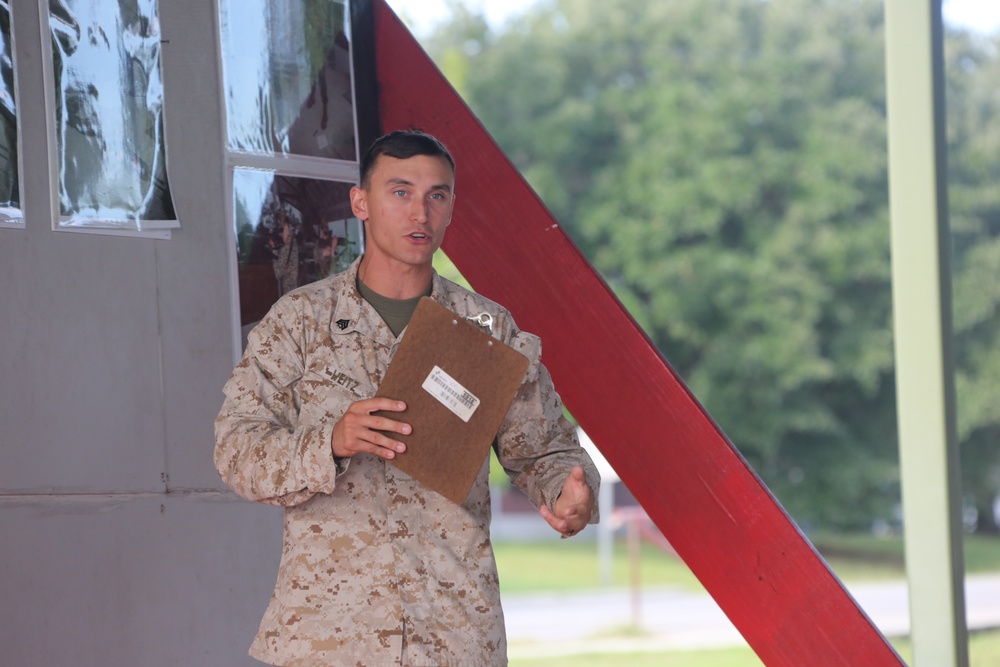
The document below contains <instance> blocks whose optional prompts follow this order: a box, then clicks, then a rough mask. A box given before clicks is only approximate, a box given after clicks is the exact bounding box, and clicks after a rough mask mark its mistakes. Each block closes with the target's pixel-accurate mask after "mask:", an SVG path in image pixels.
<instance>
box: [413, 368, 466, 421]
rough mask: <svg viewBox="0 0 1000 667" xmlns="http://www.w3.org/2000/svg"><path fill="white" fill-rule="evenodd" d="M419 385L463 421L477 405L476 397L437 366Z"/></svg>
mask: <svg viewBox="0 0 1000 667" xmlns="http://www.w3.org/2000/svg"><path fill="white" fill-rule="evenodd" d="M421 386H422V387H423V388H424V390H425V391H426V392H427V393H428V394H430V395H431V396H433V397H434V398H436V399H437V400H438V401H439V402H440V403H441V405H443V406H444V407H446V408H448V409H449V410H451V411H452V412H454V413H455V414H456V415H457V416H458V418H459V419H461V420H462V421H464V422H468V421H469V419H470V418H471V417H472V413H474V412H475V411H476V408H478V407H479V399H478V398H476V397H475V396H473V395H472V393H471V392H469V390H468V389H466V388H465V387H463V386H462V385H461V384H459V383H458V381H457V380H455V378H453V377H452V376H450V375H448V374H447V373H445V372H444V371H443V370H441V369H440V368H439V367H437V366H435V367H434V368H433V369H432V370H431V373H430V375H428V376H427V379H426V380H424V383H423V384H422V385H421Z"/></svg>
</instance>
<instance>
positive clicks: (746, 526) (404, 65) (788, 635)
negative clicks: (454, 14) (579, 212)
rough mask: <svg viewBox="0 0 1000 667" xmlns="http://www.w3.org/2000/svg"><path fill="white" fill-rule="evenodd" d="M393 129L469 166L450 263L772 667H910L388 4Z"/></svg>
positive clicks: (378, 12) (381, 60)
mask: <svg viewBox="0 0 1000 667" xmlns="http://www.w3.org/2000/svg"><path fill="white" fill-rule="evenodd" d="M372 1H373V4H374V9H375V12H374V14H375V36H376V45H375V46H376V50H375V53H376V56H375V57H376V69H377V73H378V83H379V87H380V99H379V115H380V119H381V122H382V127H383V129H385V130H392V129H398V128H408V127H419V128H421V129H424V130H426V131H428V132H430V133H432V134H434V135H436V136H438V137H439V138H441V139H442V140H443V141H444V142H445V144H447V146H448V147H449V149H450V150H451V151H452V152H453V153H454V156H455V159H456V161H457V163H458V174H457V178H456V186H455V189H456V193H457V195H458V198H457V201H456V206H455V214H454V219H453V223H452V225H451V227H450V228H449V230H448V235H447V238H446V241H445V251H446V252H447V253H448V256H449V257H450V258H451V259H452V260H453V261H454V262H455V264H456V266H457V267H458V269H459V270H460V271H461V272H462V273H463V274H464V275H465V276H466V277H467V278H468V279H469V281H470V282H471V283H472V284H473V285H474V286H475V287H476V289H477V290H479V291H480V292H481V293H483V294H485V295H487V296H489V297H490V298H493V299H495V300H496V301H499V302H500V303H503V304H504V305H506V306H507V307H509V308H510V309H511V311H512V312H513V314H514V316H515V318H516V319H517V321H518V324H519V325H520V326H521V327H522V328H524V329H526V330H528V331H532V332H534V333H536V334H538V335H540V336H541V338H542V340H543V342H544V345H545V348H544V349H545V355H544V360H545V363H546V365H547V366H548V368H549V369H550V371H551V372H552V375H553V378H554V379H555V382H556V386H557V387H558V389H559V392H560V394H561V395H562V396H563V398H564V400H565V402H566V404H567V406H569V408H570V409H571V411H572V412H573V415H574V416H575V417H576V418H577V419H578V420H579V422H580V425H581V426H582V427H583V428H584V429H585V430H586V431H587V433H588V434H589V435H590V437H591V438H592V439H593V441H594V442H595V444H596V445H597V446H598V447H599V448H600V450H601V452H602V453H603V454H604V456H605V457H606V458H607V459H608V461H609V462H610V463H611V465H612V466H613V467H614V468H615V470H616V471H617V472H618V474H619V475H620V476H621V478H622V480H623V481H624V482H625V484H626V485H627V486H628V488H629V490H630V491H631V492H632V493H633V494H634V495H635V497H636V498H637V499H638V500H639V502H640V503H641V504H642V506H643V507H644V508H645V510H646V512H647V513H648V514H649V516H650V517H651V518H652V519H653V521H654V522H655V523H656V525H657V526H658V527H659V528H660V530H661V531H662V532H663V534H664V535H665V536H666V537H667V539H668V540H669V541H670V543H671V544H672V545H673V546H674V548H675V549H676V550H677V552H678V554H679V555H680V556H681V558H683V559H684V561H685V563H687V565H688V566H689V567H690V568H691V570H692V572H694V574H695V575H696V576H697V577H698V579H699V580H700V581H701V583H702V584H703V585H704V586H705V588H706V589H707V590H708V592H709V593H710V594H711V595H712V597H713V598H715V600H716V602H717V603H718V604H719V606H720V607H721V608H722V609H723V611H724V612H725V613H726V614H727V615H728V617H729V618H730V620H731V621H732V622H733V624H734V625H735V626H736V627H737V628H738V629H739V631H740V632H741V633H742V634H743V636H744V638H745V639H746V640H747V642H748V643H749V644H750V646H751V647H752V648H753V649H754V650H755V651H756V652H757V655H758V656H760V658H761V659H762V660H763V661H764V663H765V664H767V665H769V666H780V665H787V666H788V667H804V666H809V667H821V666H824V665H830V666H834V665H836V666H837V667H842V666H844V665H850V666H851V667H866V666H869V665H870V666H876V665H877V666H879V667H881V666H884V665H901V664H903V663H902V661H901V660H900V659H899V657H898V656H897V655H896V653H895V652H894V651H893V649H892V647H891V646H890V645H889V644H888V642H886V640H885V639H884V638H883V637H882V635H881V634H880V633H879V631H878V630H877V629H876V628H875V627H874V626H873V625H872V623H871V622H870V620H869V619H868V618H867V617H866V616H865V614H864V612H862V610H861V609H860V608H859V607H858V606H857V604H856V603H855V602H854V601H853V599H852V598H851V597H850V596H849V595H848V593H847V592H846V591H845V589H844V588H843V586H842V585H841V584H840V582H839V581H838V580H837V578H836V577H835V576H834V575H833V574H832V573H831V571H830V570H829V568H828V567H827V566H826V564H825V563H824V562H823V560H822V559H821V558H820V557H819V556H818V554H817V553H816V551H815V550H814V549H813V547H812V545H811V544H810V543H809V542H808V541H807V540H806V539H805V537H803V535H802V534H801V533H800V532H799V531H798V529H797V528H796V527H795V525H794V524H793V523H792V521H791V520H790V519H789V517H788V516H787V514H786V513H785V512H784V510H783V509H782V508H781V506H780V505H779V504H778V503H777V502H776V500H775V499H774V498H773V497H772V496H771V495H770V493H769V492H768V490H767V488H765V486H764V485H763V484H762V483H761V481H760V479H758V477H757V476H756V475H755V474H754V472H753V471H752V470H751V469H750V468H749V466H748V465H747V464H746V462H745V461H744V460H743V458H742V457H741V456H740V455H739V453H738V452H737V451H736V449H735V448H734V447H733V446H732V445H731V444H730V443H729V441H728V440H727V439H726V437H725V435H724V434H723V433H722V432H721V431H720V430H719V428H718V427H717V426H716V425H715V423H713V421H712V419H711V418H710V417H709V415H708V414H707V413H706V412H705V410H704V409H703V408H702V407H701V406H700V405H699V404H698V402H697V401H696V400H695V398H694V397H693V396H692V395H691V393H690V392H689V391H688V390H687V388H686V387H685V386H684V385H683V383H682V382H681V381H680V380H679V379H678V378H677V376H676V375H675V374H674V373H673V371H672V370H671V369H670V367H669V366H668V364H667V363H666V361H665V360H664V359H663V357H662V355H661V354H660V353H659V352H658V351H657V350H656V348H655V347H654V346H653V345H652V343H651V342H650V341H649V339H648V338H647V337H646V335H645V334H644V333H643V332H642V331H641V329H640V328H639V327H638V326H637V325H636V324H635V322H634V321H633V320H632V318H631V317H630V316H629V315H628V313H627V312H626V311H625V310H624V308H623V307H622V306H621V304H620V303H619V302H618V300H617V299H616V298H615V296H614V295H613V293H612V292H611V291H610V290H609V289H608V287H607V285H606V284H605V283H604V282H603V281H602V279H601V278H600V277H599V276H598V275H597V274H596V273H595V271H594V270H593V268H592V267H591V266H590V265H589V263H588V262H587V260H586V259H585V258H584V257H583V256H582V255H581V254H580V252H579V251H578V249H577V248H576V246H575V245H574V244H573V243H572V241H570V239H569V238H568V237H567V236H566V234H565V233H564V232H563V230H562V229H561V228H560V227H559V225H558V224H557V222H556V221H555V220H554V219H553V218H552V216H551V215H550V214H549V212H548V211H547V210H546V208H545V206H544V205H543V204H542V202H541V201H540V200H539V199H538V197H537V196H536V195H535V193H534V192H533V191H532V190H531V188H530V187H529V186H528V184H527V183H526V182H525V181H524V180H523V178H522V177H521V176H520V174H519V173H518V172H517V170H516V169H515V168H514V167H513V165H511V164H510V161H509V160H508V159H507V158H506V156H505V155H504V154H503V152H502V151H501V150H500V148H499V147H498V146H497V145H496V144H495V142H494V141H493V140H492V139H491V138H490V136H489V134H488V133H487V132H486V130H485V129H484V128H483V127H482V126H481V124H480V123H479V121H478V120H477V119H476V117H475V116H474V115H473V114H472V112H471V111H470V110H469V109H468V108H467V106H466V105H465V104H464V103H463V102H462V100H461V98H460V97H459V96H458V95H457V94H456V93H455V91H454V90H453V89H452V88H451V86H450V85H449V84H448V83H447V81H446V80H445V79H444V77H443V76H442V75H441V73H440V72H439V71H438V70H437V68H436V67H435V66H434V64H433V63H432V62H431V60H430V59H429V58H428V57H427V55H426V54H425V53H424V51H423V50H422V49H421V47H420V46H419V44H417V42H416V41H415V40H414V38H413V37H412V35H410V33H409V31H408V30H407V29H406V28H405V26H403V25H402V23H400V21H399V20H398V19H397V18H396V16H395V14H393V13H392V11H391V10H390V9H389V8H388V7H387V6H386V5H385V3H384V1H383V0H372Z"/></svg>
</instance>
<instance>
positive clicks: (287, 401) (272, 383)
mask: <svg viewBox="0 0 1000 667" xmlns="http://www.w3.org/2000/svg"><path fill="white" fill-rule="evenodd" d="M283 321H291V322H294V321H296V318H294V317H293V316H288V317H281V316H278V315H277V314H276V313H275V311H272V313H269V314H268V316H267V317H265V319H264V320H262V321H261V323H260V324H259V325H257V327H256V328H255V329H254V330H253V331H252V332H251V333H250V336H249V339H248V345H247V349H246V352H245V354H244V355H243V360H242V361H241V362H240V363H239V365H238V366H237V367H236V369H235V370H234V371H233V374H232V376H230V378H229V381H228V382H227V383H226V386H225V389H224V392H225V396H226V398H225V401H224V403H223V405H222V409H221V411H220V412H219V416H218V417H217V418H216V420H215V467H216V469H217V470H218V471H219V475H220V476H221V477H222V480H223V481H224V482H225V483H226V485H227V486H228V487H229V488H230V489H232V490H233V491H234V492H235V493H237V494H238V495H240V496H242V497H243V498H246V499H248V500H254V501H258V502H263V503H268V504H271V505H297V504H299V503H302V502H305V501H306V500H308V499H309V498H311V497H312V496H313V495H314V494H316V493H330V492H332V491H333V488H334V485H335V482H336V477H337V476H338V474H339V473H342V472H343V471H344V470H346V465H347V462H346V460H340V459H338V460H336V461H335V460H334V456H333V446H332V435H333V426H334V424H333V423H317V424H300V423H299V419H298V407H299V406H298V405H297V398H296V394H295V384H296V383H297V382H298V380H299V379H300V378H301V377H302V367H303V362H302V351H301V346H300V341H298V340H297V337H296V335H295V332H293V331H289V330H288V329H286V327H285V326H284V325H283V323H282V322H283Z"/></svg>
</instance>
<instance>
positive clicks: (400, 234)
mask: <svg viewBox="0 0 1000 667" xmlns="http://www.w3.org/2000/svg"><path fill="white" fill-rule="evenodd" d="M454 188H455V174H454V172H453V171H452V168H451V165H450V164H449V163H448V161H447V160H446V159H445V158H443V157H436V156H429V155H416V156H414V157H411V158H407V159H405V160H399V159H396V158H392V157H388V156H386V155H382V156H380V157H379V158H378V161H377V162H376V163H375V169H374V170H372V173H371V177H370V179H369V183H368V187H367V188H359V187H355V188H353V189H352V190H351V208H352V209H353V211H354V215H356V216H357V217H358V219H360V220H364V221H365V226H366V229H367V232H368V233H367V239H366V248H365V254H367V255H369V256H370V257H371V259H377V260H379V261H380V262H388V263H390V264H393V265H395V266H396V267H397V268H399V269H404V270H405V269H406V268H413V267H427V266H430V264H431V261H432V258H433V256H434V251H436V250H437V249H438V248H439V247H440V246H441V242H442V241H443V240H444V232H445V229H446V228H447V227H448V223H450V222H451V212H452V207H453V205H454V201H455V195H454Z"/></svg>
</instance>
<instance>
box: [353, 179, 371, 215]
mask: <svg viewBox="0 0 1000 667" xmlns="http://www.w3.org/2000/svg"><path fill="white" fill-rule="evenodd" d="M367 194H368V193H366V192H365V191H364V189H363V188H359V187H358V186H356V185H355V186H354V187H353V188H351V211H352V212H353V213H354V217H355V218H357V219H358V220H367V219H368V197H367Z"/></svg>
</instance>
